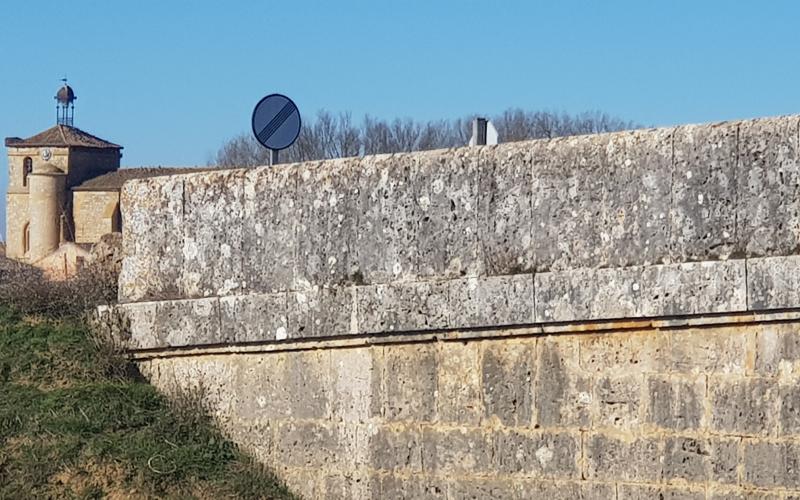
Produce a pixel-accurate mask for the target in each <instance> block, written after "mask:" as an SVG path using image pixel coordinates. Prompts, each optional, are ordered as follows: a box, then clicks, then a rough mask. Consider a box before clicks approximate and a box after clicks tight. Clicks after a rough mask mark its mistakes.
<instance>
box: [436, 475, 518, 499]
mask: <svg viewBox="0 0 800 500" xmlns="http://www.w3.org/2000/svg"><path fill="white" fill-rule="evenodd" d="M447 495H448V498H452V499H454V500H483V499H485V498H491V499H493V500H518V499H519V489H518V486H517V484H516V483H515V482H512V481H508V480H504V479H472V480H466V481H460V480H452V481H450V483H449V484H448V486H447Z"/></svg>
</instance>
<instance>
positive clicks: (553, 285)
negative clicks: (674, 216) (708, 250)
mask: <svg viewBox="0 0 800 500" xmlns="http://www.w3.org/2000/svg"><path fill="white" fill-rule="evenodd" d="M534 288H535V290H536V299H535V302H536V321H537V322H541V323H545V322H553V321H585V320H598V319H622V318H625V319H631V318H640V317H652V316H671V315H684V314H698V313H721V312H735V311H743V310H745V309H746V307H747V305H746V287H745V267H744V261H727V262H699V263H688V264H671V265H659V266H647V267H630V268H609V269H576V270H571V271H563V272H555V273H540V274H537V275H535V276H534Z"/></svg>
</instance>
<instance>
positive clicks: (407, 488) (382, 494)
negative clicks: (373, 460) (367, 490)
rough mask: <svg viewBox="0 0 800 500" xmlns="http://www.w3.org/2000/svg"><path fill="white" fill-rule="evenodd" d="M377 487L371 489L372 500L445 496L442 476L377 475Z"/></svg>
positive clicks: (445, 488) (445, 490) (440, 497)
mask: <svg viewBox="0 0 800 500" xmlns="http://www.w3.org/2000/svg"><path fill="white" fill-rule="evenodd" d="M376 481H377V484H378V487H377V488H375V489H374V490H373V496H372V499H373V500H380V499H384V498H409V499H411V498H418V499H423V498H425V499H431V500H436V499H442V500H444V499H445V498H447V483H446V481H445V479H443V478H430V477H424V476H422V477H421V476H419V475H413V476H392V475H390V476H379V477H378V478H377V479H376Z"/></svg>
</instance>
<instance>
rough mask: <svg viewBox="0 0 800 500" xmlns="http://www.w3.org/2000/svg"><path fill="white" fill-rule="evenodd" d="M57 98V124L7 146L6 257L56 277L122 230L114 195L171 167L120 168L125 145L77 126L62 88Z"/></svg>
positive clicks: (13, 139)
mask: <svg viewBox="0 0 800 500" xmlns="http://www.w3.org/2000/svg"><path fill="white" fill-rule="evenodd" d="M55 99H56V101H57V105H56V125H55V126H53V127H51V128H49V129H47V130H45V131H44V132H41V133H39V134H36V135H34V136H32V137H29V138H27V139H21V138H19V137H9V138H6V140H5V146H6V149H7V151H8V169H9V172H8V178H9V184H8V193H7V196H6V240H7V241H6V257H8V258H10V259H15V260H19V261H22V262H27V263H29V264H33V265H36V266H38V267H41V268H43V269H45V270H47V271H48V272H49V273H50V274H51V275H52V276H56V277H57V276H64V275H69V274H72V273H74V272H75V271H76V270H77V269H79V268H80V266H81V265H82V262H83V260H84V259H85V258H86V257H88V255H89V250H90V248H91V246H92V244H94V243H96V242H97V241H98V240H99V239H100V237H101V236H103V235H104V234H107V233H112V232H119V231H121V218H120V207H119V192H120V189H121V188H122V184H123V183H124V182H125V181H127V180H129V179H139V178H143V177H154V176H158V175H166V174H169V173H172V172H174V171H175V170H176V169H163V168H124V169H120V158H121V157H122V146H120V145H118V144H114V143H112V142H109V141H106V140H104V139H100V138H99V137H95V136H94V135H92V134H89V133H87V132H84V131H83V130H80V129H78V128H76V127H75V126H74V124H73V120H74V101H75V99H76V97H75V93H74V92H73V90H72V88H71V87H69V86H68V85H67V84H66V82H65V83H64V85H63V87H61V88H60V89H59V90H58V93H57V94H56V97H55Z"/></svg>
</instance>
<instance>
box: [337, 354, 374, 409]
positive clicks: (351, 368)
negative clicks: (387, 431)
mask: <svg viewBox="0 0 800 500" xmlns="http://www.w3.org/2000/svg"><path fill="white" fill-rule="evenodd" d="M377 352H378V348H368V347H361V348H356V349H331V350H330V360H331V361H330V363H331V375H330V379H331V385H332V390H333V397H332V398H331V405H332V416H333V420H334V421H339V422H358V423H365V422H368V421H369V420H370V419H371V418H373V417H378V416H380V405H381V403H380V402H381V375H382V373H381V364H380V362H379V361H376V360H375V357H376V354H377Z"/></svg>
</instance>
